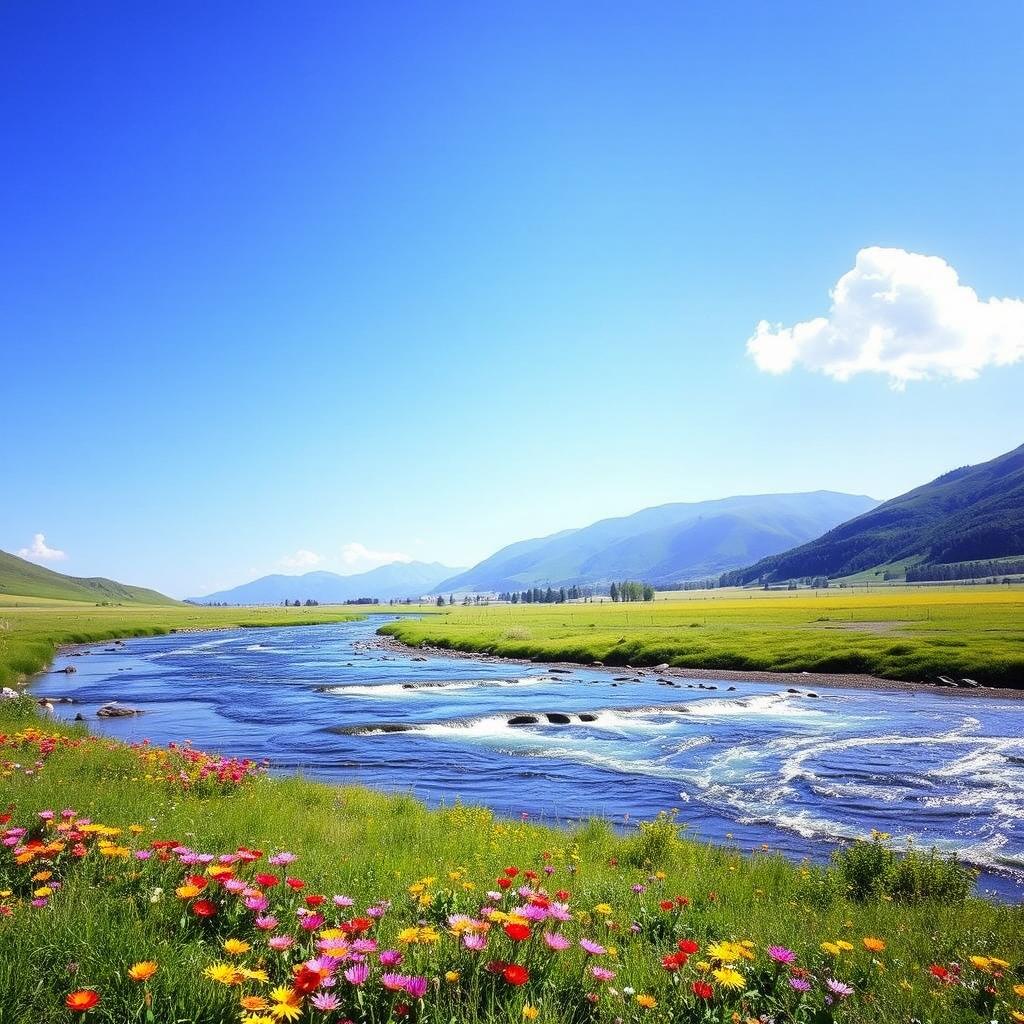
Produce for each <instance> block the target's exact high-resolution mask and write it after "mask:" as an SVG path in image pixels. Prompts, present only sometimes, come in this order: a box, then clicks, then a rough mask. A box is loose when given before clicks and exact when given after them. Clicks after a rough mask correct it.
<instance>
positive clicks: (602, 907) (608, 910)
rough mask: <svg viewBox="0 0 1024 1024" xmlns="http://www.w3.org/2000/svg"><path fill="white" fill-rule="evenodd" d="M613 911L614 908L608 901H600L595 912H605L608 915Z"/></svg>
mask: <svg viewBox="0 0 1024 1024" xmlns="http://www.w3.org/2000/svg"><path fill="white" fill-rule="evenodd" d="M611 912H612V908H611V907H610V906H609V905H608V904H607V903H598V905H597V906H596V907H594V913H595V914H605V915H607V914H610V913H611Z"/></svg>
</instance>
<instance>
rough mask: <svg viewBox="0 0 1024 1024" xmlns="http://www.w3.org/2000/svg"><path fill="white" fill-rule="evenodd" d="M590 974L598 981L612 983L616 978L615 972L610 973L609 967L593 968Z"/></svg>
mask: <svg viewBox="0 0 1024 1024" xmlns="http://www.w3.org/2000/svg"><path fill="white" fill-rule="evenodd" d="M590 973H591V975H592V976H593V977H594V978H596V979H597V980H598V981H611V980H612V978H614V977H615V972H614V971H609V970H608V968H607V967H596V966H595V967H591V968H590Z"/></svg>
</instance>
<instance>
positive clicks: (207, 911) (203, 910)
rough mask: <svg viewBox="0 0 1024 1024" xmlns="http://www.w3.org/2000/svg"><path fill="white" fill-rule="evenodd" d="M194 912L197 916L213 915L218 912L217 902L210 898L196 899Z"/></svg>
mask: <svg viewBox="0 0 1024 1024" xmlns="http://www.w3.org/2000/svg"><path fill="white" fill-rule="evenodd" d="M192 913H193V914H195V915H196V917H213V916H214V915H215V914H216V913H217V904H216V903H211V902H210V901H209V900H196V901H195V903H193V904H192Z"/></svg>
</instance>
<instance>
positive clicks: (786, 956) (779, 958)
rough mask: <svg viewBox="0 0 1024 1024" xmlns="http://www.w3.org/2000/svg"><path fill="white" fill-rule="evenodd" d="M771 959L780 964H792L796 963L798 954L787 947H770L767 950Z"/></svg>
mask: <svg viewBox="0 0 1024 1024" xmlns="http://www.w3.org/2000/svg"><path fill="white" fill-rule="evenodd" d="M766 952H767V954H768V956H769V957H771V959H772V960H774V961H775V962H776V963H778V964H792V963H795V962H796V953H794V952H793V950H791V949H786V947H785V946H769V947H768V949H767V950H766Z"/></svg>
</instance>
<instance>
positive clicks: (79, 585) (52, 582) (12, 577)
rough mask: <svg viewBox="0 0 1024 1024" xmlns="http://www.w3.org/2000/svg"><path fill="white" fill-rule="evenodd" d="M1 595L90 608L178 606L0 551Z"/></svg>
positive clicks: (143, 590) (153, 593)
mask: <svg viewBox="0 0 1024 1024" xmlns="http://www.w3.org/2000/svg"><path fill="white" fill-rule="evenodd" d="M0 594H12V595H17V596H18V597H46V598H51V599H53V600H57V601H87V602H89V603H90V604H97V603H99V602H107V603H108V604H177V603H178V602H177V601H175V600H174V599H173V598H170V597H166V596H165V595H164V594H159V593H157V592H156V591H155V590H147V589H146V588H145V587H130V586H128V585H127V584H125V583H118V582H117V581H116V580H108V579H105V578H104V577H102V576H85V577H79V576H65V575H64V574H63V573H60V572H54V571H53V570H52V569H46V568H44V567H43V566H41V565H36V564H35V563H34V562H27V561H25V559H24V558H19V557H18V556H17V555H11V554H8V553H7V552H6V551H0Z"/></svg>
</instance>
